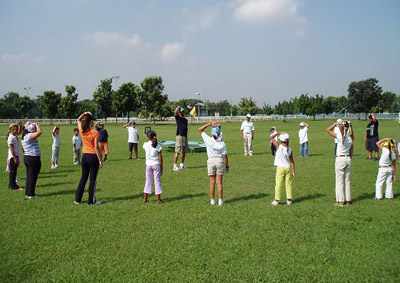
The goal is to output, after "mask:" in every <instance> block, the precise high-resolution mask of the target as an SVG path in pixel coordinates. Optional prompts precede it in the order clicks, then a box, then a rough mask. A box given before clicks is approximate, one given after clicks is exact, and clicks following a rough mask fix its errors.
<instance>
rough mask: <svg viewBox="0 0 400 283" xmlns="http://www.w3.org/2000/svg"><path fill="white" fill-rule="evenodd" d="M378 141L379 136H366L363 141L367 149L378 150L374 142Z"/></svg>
mask: <svg viewBox="0 0 400 283" xmlns="http://www.w3.org/2000/svg"><path fill="white" fill-rule="evenodd" d="M378 141H379V137H372V138H367V140H366V141H365V148H366V149H367V150H368V151H379V148H378V146H377V145H376V143H377V142H378Z"/></svg>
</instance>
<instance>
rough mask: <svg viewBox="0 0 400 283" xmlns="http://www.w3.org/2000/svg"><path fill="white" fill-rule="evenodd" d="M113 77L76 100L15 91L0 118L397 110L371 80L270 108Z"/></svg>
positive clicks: (393, 99) (68, 94) (68, 89)
mask: <svg viewBox="0 0 400 283" xmlns="http://www.w3.org/2000/svg"><path fill="white" fill-rule="evenodd" d="M112 83H113V79H112V78H106V79H103V80H101V81H100V83H99V85H98V86H97V88H96V89H95V91H94V93H93V98H92V99H85V100H81V101H78V93H76V87H75V86H73V85H66V86H65V94H64V95H62V94H61V93H57V92H56V91H53V90H46V91H44V92H43V94H42V95H39V96H37V98H35V99H31V98H30V97H29V96H20V95H19V94H18V93H17V92H8V93H6V94H5V95H4V96H3V98H0V118H3V119H14V118H16V119H18V118H49V119H54V118H66V119H73V118H75V117H77V116H78V115H79V114H80V113H82V112H84V111H91V112H92V113H94V115H95V116H98V117H102V118H106V117H111V116H115V117H122V116H124V117H130V116H138V117H140V118H149V119H153V120H162V119H164V118H166V117H171V116H172V115H173V111H174V109H175V108H176V107H177V106H178V105H179V106H182V107H184V108H186V109H188V111H189V110H190V109H191V108H192V107H194V106H196V110H197V115H215V113H219V115H220V116H231V115H233V116H236V115H246V114H247V113H250V114H252V115H255V114H264V115H271V114H278V115H283V116H285V115H289V114H305V115H309V116H314V118H315V116H316V115H318V114H331V113H344V112H351V113H365V114H366V113H369V112H397V111H399V107H398V105H399V102H400V97H399V96H397V95H396V94H395V93H393V92H391V91H385V92H383V90H382V88H381V87H380V86H379V82H378V80H377V79H375V78H369V79H366V80H362V81H357V82H351V83H350V84H349V87H348V94H347V96H327V97H324V96H322V95H320V94H316V95H314V96H310V95H309V94H308V93H306V94H301V95H300V96H299V97H295V98H292V99H290V100H283V101H281V102H279V103H278V104H276V105H275V106H274V107H272V106H271V105H269V104H265V103H264V104H263V105H262V106H261V107H259V106H258V105H257V103H256V101H254V100H253V99H252V97H242V98H241V99H240V101H239V103H238V104H231V103H229V101H228V100H222V101H218V102H212V101H209V100H207V101H202V100H200V99H182V100H179V101H170V100H169V99H168V95H167V94H165V93H164V85H163V80H162V77H160V76H150V77H146V78H145V79H144V80H143V81H142V82H141V83H140V85H136V84H135V83H133V82H127V83H123V84H122V85H121V86H119V88H118V89H117V90H113V88H112Z"/></svg>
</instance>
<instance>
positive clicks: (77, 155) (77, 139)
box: [72, 128, 82, 165]
mask: <svg viewBox="0 0 400 283" xmlns="http://www.w3.org/2000/svg"><path fill="white" fill-rule="evenodd" d="M81 148H82V139H81V136H80V135H79V129H77V128H75V129H74V135H73V136H72V149H73V151H74V159H73V162H74V164H75V165H79V164H81Z"/></svg>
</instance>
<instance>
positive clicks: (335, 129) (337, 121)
mask: <svg viewBox="0 0 400 283" xmlns="http://www.w3.org/2000/svg"><path fill="white" fill-rule="evenodd" d="M341 122H342V119H340V118H339V119H337V120H336V126H335V128H334V129H333V132H334V133H335V134H338V133H340V130H339V125H338V124H339V123H341ZM337 144H338V141H337V139H335V149H334V151H333V152H334V154H335V156H336V150H337Z"/></svg>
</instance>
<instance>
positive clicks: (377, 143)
mask: <svg viewBox="0 0 400 283" xmlns="http://www.w3.org/2000/svg"><path fill="white" fill-rule="evenodd" d="M387 140H388V139H381V140H379V141H377V142H376V145H377V146H378V147H379V149H380V150H382V148H383V145H382V143H383V142H385V141H387ZM389 140H390V139H389Z"/></svg>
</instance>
